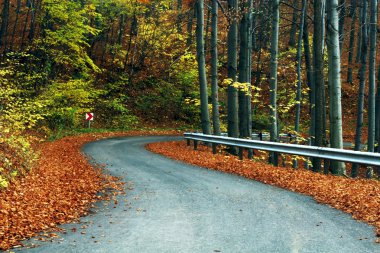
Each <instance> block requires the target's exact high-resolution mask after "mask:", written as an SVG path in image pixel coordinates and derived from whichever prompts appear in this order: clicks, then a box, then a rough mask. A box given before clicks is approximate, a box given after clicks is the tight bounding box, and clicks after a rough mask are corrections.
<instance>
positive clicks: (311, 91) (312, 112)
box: [303, 18, 315, 169]
mask: <svg viewBox="0 0 380 253" xmlns="http://www.w3.org/2000/svg"><path fill="white" fill-rule="evenodd" d="M304 22H305V25H304V32H303V45H304V46H303V47H304V54H305V67H306V80H307V86H308V87H309V104H310V107H309V112H310V126H309V139H308V144H309V145H314V138H312V136H315V85H314V76H313V66H312V59H311V53H310V43H309V27H308V22H307V18H305V19H304ZM309 167H310V165H309V160H308V161H306V162H305V168H306V169H309Z"/></svg>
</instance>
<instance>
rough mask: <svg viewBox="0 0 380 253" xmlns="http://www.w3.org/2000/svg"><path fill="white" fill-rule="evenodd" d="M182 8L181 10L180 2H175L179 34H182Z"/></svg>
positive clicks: (180, 0) (179, 0) (178, 0)
mask: <svg viewBox="0 0 380 253" xmlns="http://www.w3.org/2000/svg"><path fill="white" fill-rule="evenodd" d="M182 8H183V6H182V0H177V11H178V14H177V15H178V16H177V32H178V33H179V34H182V32H183V31H182V18H183V17H182V16H183V14H182Z"/></svg>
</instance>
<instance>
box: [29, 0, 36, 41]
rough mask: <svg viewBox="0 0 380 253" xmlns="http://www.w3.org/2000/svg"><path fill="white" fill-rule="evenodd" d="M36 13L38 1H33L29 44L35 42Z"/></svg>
mask: <svg viewBox="0 0 380 253" xmlns="http://www.w3.org/2000/svg"><path fill="white" fill-rule="evenodd" d="M36 11H37V4H36V0H32V2H31V8H30V12H31V14H32V18H31V20H30V25H29V34H28V39H29V42H32V41H33V39H34V35H35V28H36V26H35V23H36Z"/></svg>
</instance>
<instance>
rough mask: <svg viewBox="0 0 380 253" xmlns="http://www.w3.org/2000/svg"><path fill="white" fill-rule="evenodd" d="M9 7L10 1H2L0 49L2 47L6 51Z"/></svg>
mask: <svg viewBox="0 0 380 253" xmlns="http://www.w3.org/2000/svg"><path fill="white" fill-rule="evenodd" d="M9 6H10V0H4V4H3V11H2V12H1V26H0V47H1V46H4V50H5V49H6V44H7V40H6V36H7V33H8V23H9Z"/></svg>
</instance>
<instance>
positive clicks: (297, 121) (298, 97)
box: [293, 0, 307, 168]
mask: <svg viewBox="0 0 380 253" xmlns="http://www.w3.org/2000/svg"><path fill="white" fill-rule="evenodd" d="M306 5H307V1H306V0H302V12H301V20H300V33H299V35H298V47H297V95H296V119H295V124H294V131H295V132H296V133H298V132H299V131H300V126H299V124H300V116H301V95H302V75H301V67H302V61H301V60H302V37H303V34H304V32H303V30H304V26H305V15H306ZM297 167H298V161H297V159H295V160H294V161H293V168H297Z"/></svg>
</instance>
